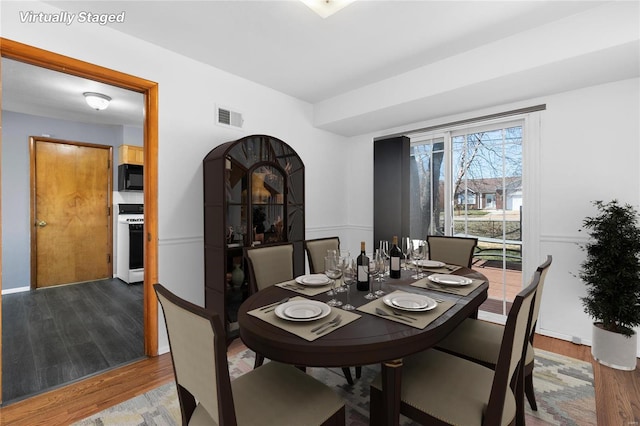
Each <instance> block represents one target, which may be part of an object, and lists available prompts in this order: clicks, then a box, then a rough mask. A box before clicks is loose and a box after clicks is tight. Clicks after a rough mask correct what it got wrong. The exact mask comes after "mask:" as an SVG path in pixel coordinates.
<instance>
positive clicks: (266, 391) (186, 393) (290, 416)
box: [153, 284, 345, 426]
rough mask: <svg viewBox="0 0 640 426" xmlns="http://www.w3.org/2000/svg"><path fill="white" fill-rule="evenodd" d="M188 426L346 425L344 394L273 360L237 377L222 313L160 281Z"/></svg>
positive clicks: (180, 395)
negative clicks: (233, 374)
mask: <svg viewBox="0 0 640 426" xmlns="http://www.w3.org/2000/svg"><path fill="white" fill-rule="evenodd" d="M153 287H154V289H155V291H156V294H157V295H158V300H159V301H160V304H161V305H162V310H163V312H164V318H165V323H166V327H167V334H168V336H169V345H170V347H171V359H172V361H173V369H174V373H175V378H176V385H177V390H178V399H179V401H180V411H181V414H182V424H183V425H232V426H234V425H258V424H262V425H302V424H305V425H344V424H345V407H344V402H343V401H342V399H341V398H340V397H339V396H338V395H337V394H336V393H335V392H333V391H332V390H331V389H330V388H329V387H327V386H326V385H324V384H322V383H320V382H319V381H317V380H316V379H314V378H313V377H311V376H309V375H307V374H305V373H304V372H302V371H300V370H299V369H297V368H295V367H293V366H289V365H284V364H281V363H277V362H269V363H267V364H265V365H263V366H262V367H260V368H257V369H255V370H252V371H250V372H248V373H246V374H244V375H242V376H240V377H238V378H237V379H235V380H233V381H231V379H230V377H229V365H228V363H227V352H226V350H227V344H226V339H225V335H224V327H223V325H222V321H221V320H220V317H219V316H218V314H216V313H214V312H213V311H211V310H206V309H204V308H201V307H200V306H196V305H194V304H192V303H190V302H187V301H185V300H183V299H181V298H179V297H178V296H176V295H174V294H173V293H171V292H170V291H169V290H167V289H166V288H165V287H163V286H162V285H160V284H155V285H154V286H153Z"/></svg>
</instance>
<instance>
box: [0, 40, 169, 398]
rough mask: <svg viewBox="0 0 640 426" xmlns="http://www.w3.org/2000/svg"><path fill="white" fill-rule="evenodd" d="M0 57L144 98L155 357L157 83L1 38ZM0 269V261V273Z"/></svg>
mask: <svg viewBox="0 0 640 426" xmlns="http://www.w3.org/2000/svg"><path fill="white" fill-rule="evenodd" d="M0 55H1V56H2V57H5V58H10V59H14V60H17V61H21V62H25V63H28V64H31V65H36V66H40V67H43V68H47V69H51V70H55V71H59V72H64V73H66V74H71V75H75V76H78V77H83V78H87V79H90V80H95V81H99V82H101V83H105V84H110V85H113V86H118V87H122V88H124V89H129V90H133V91H136V92H139V93H143V94H144V95H145V107H146V114H145V124H144V149H145V154H144V155H145V159H144V161H145V178H144V179H145V182H144V184H145V191H144V204H145V223H144V226H145V232H146V234H147V239H146V244H145V261H144V262H145V264H144V267H145V278H144V336H145V337H144V339H145V342H144V343H145V354H146V355H148V356H157V355H158V303H157V299H156V295H155V293H154V291H153V286H152V285H153V284H154V283H155V282H157V280H158V243H157V239H158V237H157V235H158V232H157V231H158V201H157V200H158V83H155V82H153V81H150V80H145V79H142V78H139V77H136V76H132V75H129V74H125V73H122V72H119V71H115V70H112V69H109V68H105V67H101V66H99V65H95V64H91V63H89V62H84V61H81V60H78V59H74V58H70V57H68V56H64V55H60V54H57V53H54V52H50V51H47V50H43V49H39V48H37V47H33V46H29V45H26V44H23V43H19V42H17V41H13V40H10V39H6V38H2V37H0ZM0 87H1V82H0ZM0 123H1V122H0ZM1 185H2V182H1V181H0V190H1V188H2V186H1ZM0 232H1V226H0ZM1 268H2V266H1V261H0V270H1ZM1 289H2V281H0V290H1ZM1 302H2V295H1V293H0V306H1ZM0 330H1V325H0ZM1 346H2V343H1V342H0V351H1V349H2V348H1ZM1 372H2V360H1V359H0V381H1V380H2V373H1ZM1 392H2V391H1V390H0V401H1V400H2V393H1Z"/></svg>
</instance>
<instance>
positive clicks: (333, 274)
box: [324, 256, 342, 306]
mask: <svg viewBox="0 0 640 426" xmlns="http://www.w3.org/2000/svg"><path fill="white" fill-rule="evenodd" d="M324 273H325V275H326V276H327V277H328V278H329V279H330V280H331V286H332V287H333V295H334V296H335V294H336V292H335V289H336V280H337V279H339V278H340V277H341V276H342V270H341V269H340V268H339V267H338V258H337V257H336V256H327V257H325V258H324ZM327 305H329V306H341V305H342V302H341V301H339V300H338V299H337V298H335V297H333V298H332V299H331V300H329V301H328V302H327Z"/></svg>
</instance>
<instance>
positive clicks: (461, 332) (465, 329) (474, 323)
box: [436, 255, 553, 411]
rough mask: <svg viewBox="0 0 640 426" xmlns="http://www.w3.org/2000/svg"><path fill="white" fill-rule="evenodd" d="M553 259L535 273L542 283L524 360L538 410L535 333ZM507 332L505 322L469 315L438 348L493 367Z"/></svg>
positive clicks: (528, 392)
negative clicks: (535, 378)
mask: <svg viewBox="0 0 640 426" xmlns="http://www.w3.org/2000/svg"><path fill="white" fill-rule="evenodd" d="M552 260H553V258H552V256H550V255H548V256H547V259H546V260H545V261H544V262H543V263H542V264H541V265H540V266H538V268H537V269H536V272H535V274H539V275H540V283H539V284H538V290H537V292H536V300H535V304H534V306H533V315H532V320H531V328H530V330H529V342H528V343H527V352H526V354H525V361H524V371H523V374H524V392H525V395H526V396H527V400H528V401H529V406H530V407H531V409H532V410H534V411H536V410H537V409H538V405H537V404H536V397H535V393H534V389H533V367H534V358H535V350H534V349H533V338H534V336H535V327H536V324H537V321H538V313H539V312H540V303H541V301H542V291H543V289H544V281H545V279H546V276H547V272H548V271H549V267H550V266H551V262H552ZM512 309H513V308H512ZM503 333H504V326H503V325H501V324H496V323H492V322H488V321H482V320H477V319H472V318H467V319H465V320H464V322H463V323H462V324H460V326H458V327H457V328H456V329H455V330H454V331H453V332H452V333H451V334H449V335H448V336H447V337H446V338H444V339H443V340H442V341H440V343H438V345H437V346H436V348H437V349H440V350H443V351H445V352H448V353H450V354H454V355H457V356H461V357H464V358H466V359H469V360H471V361H474V362H478V363H480V364H482V365H485V366H487V367H489V368H495V365H496V363H497V361H498V355H499V353H500V342H501V340H502V335H503Z"/></svg>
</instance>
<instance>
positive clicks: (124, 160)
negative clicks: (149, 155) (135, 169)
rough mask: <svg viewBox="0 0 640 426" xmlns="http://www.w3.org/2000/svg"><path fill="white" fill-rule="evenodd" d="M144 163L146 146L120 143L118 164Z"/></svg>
mask: <svg viewBox="0 0 640 426" xmlns="http://www.w3.org/2000/svg"><path fill="white" fill-rule="evenodd" d="M143 163H144V148H143V147H141V146H135V145H120V146H119V147H118V164H138V165H140V166H142V165H143Z"/></svg>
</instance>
